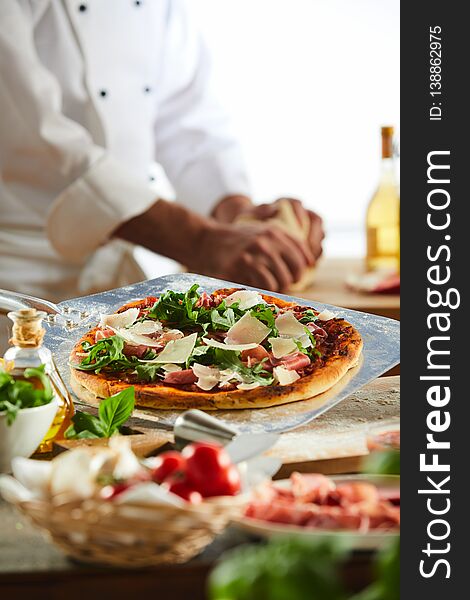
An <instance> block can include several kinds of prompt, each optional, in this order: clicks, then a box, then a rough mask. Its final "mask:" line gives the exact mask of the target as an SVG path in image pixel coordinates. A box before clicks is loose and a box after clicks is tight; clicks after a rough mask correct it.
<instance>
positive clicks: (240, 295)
mask: <svg viewBox="0 0 470 600" xmlns="http://www.w3.org/2000/svg"><path fill="white" fill-rule="evenodd" d="M235 302H239V305H238V307H239V308H240V310H248V309H249V308H252V307H253V306H256V305H257V304H266V302H265V301H264V300H263V298H262V297H261V294H259V293H258V292H254V291H252V290H239V291H237V292H233V294H230V296H227V297H226V298H225V304H226V305H227V306H231V305H232V304H235Z"/></svg>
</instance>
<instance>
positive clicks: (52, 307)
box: [0, 289, 60, 315]
mask: <svg viewBox="0 0 470 600" xmlns="http://www.w3.org/2000/svg"><path fill="white" fill-rule="evenodd" d="M22 308H36V309H37V310H38V311H44V312H46V313H47V314H48V315H58V314H60V309H59V307H58V306H57V305H56V304H54V303H53V302H49V301H48V300H42V299H41V298H35V297H34V296H28V295H27V294H20V293H19V292H10V291H9V290H2V289H0V313H5V314H6V313H7V312H9V311H11V310H20V309H22Z"/></svg>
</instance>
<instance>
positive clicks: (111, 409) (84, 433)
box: [65, 386, 135, 439]
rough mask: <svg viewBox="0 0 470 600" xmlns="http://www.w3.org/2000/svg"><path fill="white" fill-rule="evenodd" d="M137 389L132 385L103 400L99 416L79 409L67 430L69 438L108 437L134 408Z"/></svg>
mask: <svg viewBox="0 0 470 600" xmlns="http://www.w3.org/2000/svg"><path fill="white" fill-rule="evenodd" d="M134 404H135V390H134V387H133V386H130V387H128V388H126V389H124V390H122V392H118V393H117V394H114V395H113V396H110V397H109V398H105V399H104V400H102V401H101V403H100V406H99V408H98V416H97V417H96V416H95V415H90V414H89V413H84V412H81V411H77V412H76V413H75V414H74V416H73V417H72V425H70V427H69V428H68V429H67V430H66V432H65V437H66V438H67V439H84V438H90V439H94V438H107V437H111V436H112V435H114V434H115V433H116V432H118V431H119V428H120V427H121V426H122V425H123V424H124V423H125V422H126V421H127V419H128V418H129V417H130V416H131V414H132V412H133V410H134Z"/></svg>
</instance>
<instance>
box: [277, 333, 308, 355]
mask: <svg viewBox="0 0 470 600" xmlns="http://www.w3.org/2000/svg"><path fill="white" fill-rule="evenodd" d="M307 338H308V336H307ZM268 342H269V343H270V344H271V348H272V350H273V355H274V358H283V357H284V356H287V355H288V354H292V352H297V351H298V347H297V344H296V343H295V342H294V340H293V339H292V338H282V337H278V338H269V339H268Z"/></svg>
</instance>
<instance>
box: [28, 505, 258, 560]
mask: <svg viewBox="0 0 470 600" xmlns="http://www.w3.org/2000/svg"><path fill="white" fill-rule="evenodd" d="M246 501H247V497H246V495H241V496H234V497H228V496H227V497H220V498H211V499H209V500H205V501H204V502H202V503H201V504H199V505H188V507H184V508H178V507H173V506H166V505H149V504H116V503H114V502H109V501H102V500H86V501H84V502H69V503H65V504H61V505H58V506H54V505H53V504H51V503H50V502H45V501H29V502H21V503H19V504H17V507H18V508H19V509H20V511H21V512H22V513H23V514H25V515H26V516H27V517H29V518H30V519H31V520H32V521H33V522H34V523H35V524H36V525H38V526H39V527H41V528H42V529H44V530H46V531H47V532H48V533H49V535H50V537H51V538H52V540H53V541H54V542H55V543H56V544H57V545H58V546H60V547H61V548H62V550H63V551H64V552H65V553H66V554H67V555H68V556H70V557H73V558H75V559H77V560H80V561H82V562H88V563H95V564H97V563H98V564H108V565H113V566H116V567H127V568H139V567H149V566H153V565H158V564H164V563H183V562H186V561H188V560H190V559H191V558H192V557H194V556H196V555H197V554H199V553H200V552H201V551H202V550H203V549H204V548H205V547H206V546H207V545H209V544H210V543H211V542H212V540H213V539H214V538H215V537H216V535H217V534H218V533H220V532H221V531H223V529H224V528H225V527H226V526H227V524H228V523H229V521H231V520H232V519H234V518H236V517H238V516H239V515H240V514H241V512H242V511H243V507H244V505H245V504H246Z"/></svg>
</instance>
